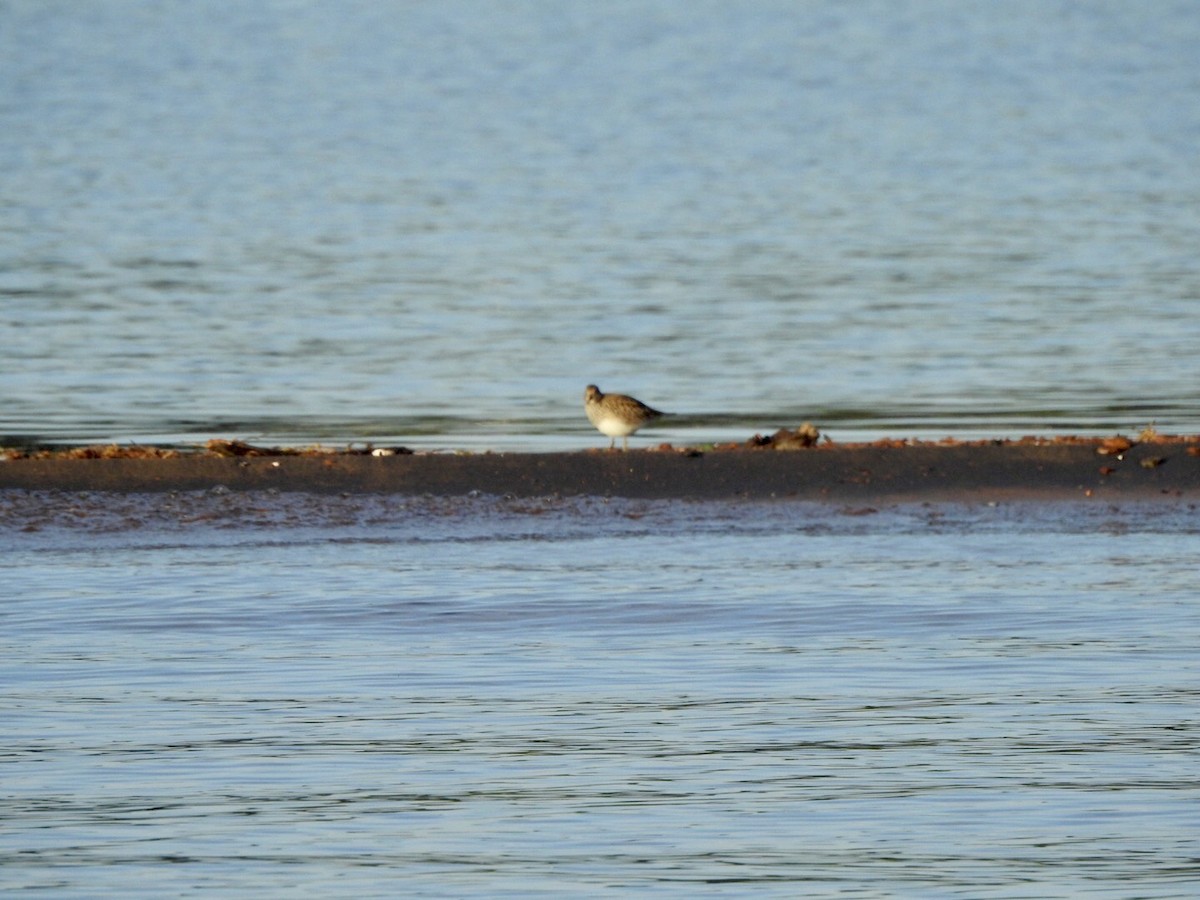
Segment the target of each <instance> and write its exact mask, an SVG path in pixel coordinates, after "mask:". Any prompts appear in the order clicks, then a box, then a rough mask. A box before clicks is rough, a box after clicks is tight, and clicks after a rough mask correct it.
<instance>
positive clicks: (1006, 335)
mask: <svg viewBox="0 0 1200 900" xmlns="http://www.w3.org/2000/svg"><path fill="white" fill-rule="evenodd" d="M1198 44H1200V7H1197V5H1196V4H1194V3H1191V2H1186V0H1179V2H1172V0H1164V2H1159V3H1154V4H1152V5H1146V4H1133V3H1126V2H1092V3H1084V4H1081V3H1074V2H1067V0H1051V2H1042V0H1036V2H1034V0H1020V2H1010V3H1004V4H987V3H961V2H950V0H946V2H927V3H918V4H897V3H888V2H867V3H850V4H838V3H791V2H767V0H762V2H759V0H755V2H750V3H737V4H730V3H724V2H708V0H695V2H694V0H686V2H684V0H660V2H651V3H641V2H636V3H635V2H615V3H609V2H606V3H600V4H592V3H576V2H569V3H558V2H542V0H517V2H505V3H477V2H469V3H452V4H445V3H375V2H365V0H349V2H342V3H337V4H321V3H303V2H301V3H295V2H275V0H268V2H261V3H239V2H229V0H213V2H205V3H186V2H153V0H111V2H104V3H90V4H89V3H71V2H43V0H8V2H4V3H3V4H0V86H2V87H3V90H0V167H2V168H3V171H4V173H5V177H4V178H3V179H0V367H2V368H0V371H2V372H3V379H4V397H3V400H2V402H0V439H2V440H3V442H4V443H30V442H38V441H109V440H117V441H130V440H142V441H145V440H154V441H165V442H184V443H187V442H197V441H203V440H205V439H207V438H209V437H213V436H221V437H233V436H241V437H251V438H261V439H264V440H271V441H278V442H283V443H292V444H296V443H308V442H314V441H323V442H329V443H334V442H342V441H357V440H374V441H389V440H394V441H398V442H402V443H407V444H413V445H417V446H430V445H432V446H450V447H471V448H481V447H497V448H510V449H511V448H517V447H520V448H526V449H553V448H561V447H579V446H581V445H585V446H586V445H587V444H588V443H590V442H593V441H597V440H598V436H597V435H596V434H595V433H594V432H593V431H592V430H591V429H590V427H589V426H588V425H587V423H586V421H585V420H584V419H583V417H582V414H581V395H582V389H583V386H584V385H585V384H586V383H588V382H597V383H599V384H600V385H601V387H602V388H605V389H620V390H627V391H630V392H632V393H634V394H636V395H638V396H640V397H642V398H643V399H645V400H647V401H648V402H651V403H653V404H654V405H655V406H658V407H660V408H663V409H666V410H668V411H671V412H675V413H677V414H678V417H677V418H675V419H674V420H671V421H670V422H668V423H667V424H665V425H664V426H663V427H662V429H661V430H660V432H659V434H658V435H657V436H656V437H660V438H664V439H668V440H693V441H703V440H712V439H724V438H737V439H745V438H746V437H748V436H749V435H750V434H752V433H754V432H755V431H773V430H774V429H776V428H778V427H781V426H794V425H797V424H799V423H800V422H801V421H803V420H812V421H815V422H817V423H818V424H819V425H820V426H822V427H823V428H825V429H826V430H827V431H829V432H831V433H832V434H833V435H834V436H835V437H844V438H849V437H853V436H856V435H859V436H861V435H866V434H880V433H883V434H917V435H921V436H933V437H940V436H942V435H944V434H947V433H953V434H955V435H958V436H965V435H968V434H988V435H1000V436H1008V435H1020V434H1024V433H1029V432H1043V433H1044V432H1055V431H1059V432H1061V431H1069V432H1090V431H1099V432H1108V431H1112V430H1116V429H1139V428H1141V427H1143V426H1145V425H1147V424H1149V423H1151V422H1153V423H1155V424H1156V425H1157V426H1158V427H1159V428H1160V429H1163V430H1183V431H1189V432H1195V431H1200V416H1198V414H1197V406H1196V385H1197V383H1200V362H1197V360H1198V358H1200V357H1198V355H1197V353H1196V347H1197V346H1200V316H1198V315H1197V312H1196V310H1197V303H1198V302H1200V295H1198V292H1200V256H1198V255H1197V253H1196V252H1195V249H1196V247H1197V246H1200V213H1198V212H1197V211H1198V210H1200V175H1198V170H1197V167H1196V165H1195V150H1196V146H1197V141H1198V139H1200V102H1198V100H1200V68H1198V67H1197V65H1196V62H1195V48H1196V46H1197V45H1198Z"/></svg>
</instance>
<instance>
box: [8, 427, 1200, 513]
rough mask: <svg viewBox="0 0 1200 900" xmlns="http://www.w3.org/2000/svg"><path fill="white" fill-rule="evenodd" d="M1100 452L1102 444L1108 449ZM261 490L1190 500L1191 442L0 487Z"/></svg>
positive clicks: (403, 468)
mask: <svg viewBox="0 0 1200 900" xmlns="http://www.w3.org/2000/svg"><path fill="white" fill-rule="evenodd" d="M1106 451H1107V452H1106ZM217 487H221V488H225V489H228V490H231V491H262V490H271V489H274V490H276V491H286V492H308V493H318V494H321V493H326V494H328V493H378V494H404V495H422V494H430V495H435V496H460V495H466V494H470V493H472V492H479V493H481V494H495V495H500V496H504V495H507V496H513V497H541V496H580V495H590V496H611V497H628V498H673V499H737V498H749V499H767V498H782V499H787V498H794V499H801V500H818V501H819V500H828V501H831V502H864V501H921V500H937V501H980V500H982V501H989V500H1001V499H1032V500H1036V499H1047V500H1050V499H1080V498H1085V497H1097V498H1113V499H1115V498H1128V499H1142V500H1144V499H1151V498H1180V499H1200V439H1197V438H1170V439H1159V440H1156V441H1154V442H1148V443H1140V444H1135V445H1134V446H1132V447H1130V448H1129V449H1127V450H1124V451H1123V452H1115V451H1113V450H1112V449H1111V447H1106V446H1105V445H1104V444H1102V443H1101V442H1100V441H1093V440H1078V441H1077V440H1066V441H1063V440H1056V441H1048V442H1040V441H1019V442H1005V443H947V444H916V445H912V444H904V443H902V442H890V443H889V442H880V443H878V444H871V445H825V446H821V447H818V448H810V449H804V450H789V451H784V450H769V449H768V450H750V449H728V450H709V451H707V452H700V451H696V450H691V451H684V450H678V449H674V448H659V449H655V450H640V451H630V452H628V453H622V452H607V451H582V452H577V453H482V454H411V455H408V454H406V455H396V456H385V457H376V456H370V455H365V454H355V453H315V454H305V455H278V456H234V457H226V456H216V455H212V454H209V453H202V452H199V453H185V454H181V455H176V456H173V457H171V458H107V459H76V458H62V457H53V458H44V459H39V458H10V459H7V460H5V461H3V462H0V489H25V490H39V491H116V492H124V493H140V492H161V491H201V490H211V489H213V488H217Z"/></svg>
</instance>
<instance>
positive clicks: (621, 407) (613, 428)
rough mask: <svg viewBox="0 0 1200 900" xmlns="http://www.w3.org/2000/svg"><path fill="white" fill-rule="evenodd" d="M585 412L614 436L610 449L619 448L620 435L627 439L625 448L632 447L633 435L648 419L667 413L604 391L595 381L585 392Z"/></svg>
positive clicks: (603, 429)
mask: <svg viewBox="0 0 1200 900" xmlns="http://www.w3.org/2000/svg"><path fill="white" fill-rule="evenodd" d="M583 411H584V412H585V413H587V417H588V421H589V422H591V423H592V424H593V425H595V426H596V428H597V429H599V431H600V433H601V434H603V435H607V436H608V437H610V438H612V443H611V444H609V445H608V449H609V450H613V449H615V448H616V446H617V438H618V437H619V438H621V439H622V440H623V443H622V449H624V450H628V449H629V436H630V435H631V434H633V433H634V432H635V431H637V430H638V429H639V428H641V427H642V426H643V425H645V424H646V423H647V422H652V421H654V420H655V419H657V418H659V417H660V416H663V415H665V414H664V413H661V412H659V411H658V410H657V409H651V408H650V407H649V406H647V405H646V404H645V403H643V402H642V401H641V400H634V399H633V398H632V397H626V396H625V395H624V394H603V393H601V392H600V388H598V387H596V386H595V385H594V384H589V385H588V386H587V387H586V388H585V389H584V391H583Z"/></svg>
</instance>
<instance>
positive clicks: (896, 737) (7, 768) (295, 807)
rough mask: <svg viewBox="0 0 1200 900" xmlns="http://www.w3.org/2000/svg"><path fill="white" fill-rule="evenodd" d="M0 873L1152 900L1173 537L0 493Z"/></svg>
mask: <svg viewBox="0 0 1200 900" xmlns="http://www.w3.org/2000/svg"><path fill="white" fill-rule="evenodd" d="M0 513H3V521H4V522H5V523H6V525H7V526H9V527H6V529H5V530H4V531H3V532H0V551H2V552H0V581H3V583H4V584H5V593H6V595H7V599H5V600H4V602H3V604H2V605H0V678H2V680H3V684H4V685H5V688H4V697H3V700H2V701H0V704H2V706H3V711H4V722H5V726H4V733H5V740H4V748H3V751H2V754H0V772H2V775H3V778H2V784H3V788H2V789H0V822H2V823H3V827H0V885H2V886H4V887H5V888H6V889H7V890H19V889H29V890H33V891H34V892H35V893H37V892H42V893H47V894H53V895H54V896H64V897H66V896H95V895H97V894H100V893H104V894H112V895H114V896H115V895H120V896H128V897H136V896H145V897H155V896H164V895H168V894H170V895H176V894H181V893H188V892H198V893H201V894H204V895H217V896H247V895H248V894H252V893H255V892H259V893H264V894H267V895H271V896H281V895H294V894H298V893H299V892H300V891H301V890H303V891H304V892H305V893H306V894H319V895H321V896H347V897H349V896H354V897H362V896H396V895H398V894H405V895H409V896H414V895H415V896H464V895H470V896H488V897H493V896H514V897H515V896H522V897H524V896H563V895H572V896H576V895H583V896H587V895H612V896H630V895H645V894H667V895H675V896H692V895H695V894H696V893H698V892H703V893H706V894H715V895H722V896H726V895H728V896H732V895H741V896H747V895H753V896H764V895H765V896H789V897H790V896H798V895H807V896H829V895H834V894H838V895H849V896H897V895H902V896H914V897H915V896H920V897H930V896H955V897H1047V896H1111V897H1130V896H1154V897H1190V896H1192V895H1194V891H1195V886H1196V884H1197V882H1198V881H1200V839H1198V838H1197V835H1200V812H1198V811H1200V783H1198V782H1197V778H1196V772H1197V771H1198V767H1200V731H1198V726H1197V719H1196V715H1195V710H1196V704H1197V701H1198V699H1200V678H1198V676H1200V663H1198V661H1197V659H1198V658H1197V655H1196V647H1197V646H1198V645H1200V615H1198V613H1197V606H1196V574H1195V573H1196V572H1197V570H1198V569H1200V514H1198V513H1197V511H1196V509H1195V508H1193V507H1191V506H1189V505H1186V504H1183V503H1178V502H1175V503H1163V504H1147V505H1131V504H1130V505H1122V506H1115V507H1114V506H1100V505H1097V506H1091V505H1086V504H1082V503H1078V504H1077V503H1064V504H1052V505H1044V506H1022V505H1014V506H1009V505H999V506H986V505H980V506H950V505H938V506H930V505H925V506H921V505H912V506H900V507H887V508H880V509H870V508H837V507H828V506H818V505H805V504H782V503H781V504H751V503H731V504H690V503H678V502H655V503H634V502H617V501H612V502H603V501H599V500H595V501H592V500H572V501H563V500H557V501H550V500H547V501H537V500H530V501H503V500H496V499H489V498H476V499H470V498H465V499H459V500H433V499H428V498H426V499H408V500H405V499H400V498H370V497H360V498H316V497H305V496H288V495H265V494H203V495H190V494H181V495H159V496H154V497H137V496H134V497H111V496H105V495H99V494H97V495H75V496H58V495H38V494H33V495H29V494H21V493H15V492H8V493H7V494H4V495H3V496H2V497H0Z"/></svg>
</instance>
